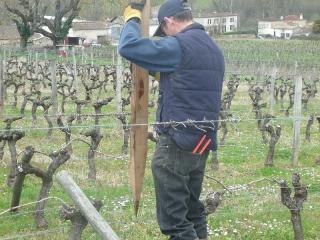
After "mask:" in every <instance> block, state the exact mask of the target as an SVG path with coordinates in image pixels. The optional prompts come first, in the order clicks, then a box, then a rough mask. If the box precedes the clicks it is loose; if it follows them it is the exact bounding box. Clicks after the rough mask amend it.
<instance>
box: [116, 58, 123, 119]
mask: <svg viewBox="0 0 320 240" xmlns="http://www.w3.org/2000/svg"><path fill="white" fill-rule="evenodd" d="M116 71H117V73H116V75H117V85H116V97H117V112H118V113H122V111H123V110H122V94H121V90H122V82H123V77H122V73H123V67H122V58H121V56H120V54H119V53H118V55H117V69H116Z"/></svg>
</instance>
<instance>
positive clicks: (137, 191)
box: [130, 0, 150, 215]
mask: <svg viewBox="0 0 320 240" xmlns="http://www.w3.org/2000/svg"><path fill="white" fill-rule="evenodd" d="M149 15H150V0H146V4H145V7H144V9H143V11H142V21H141V28H142V33H143V35H144V36H145V37H149ZM148 93H149V72H148V71H147V70H145V69H143V68H141V67H138V66H137V65H135V64H133V65H132V94H131V124H133V125H135V124H137V125H135V126H133V127H131V131H130V184H131V189H132V192H133V204H134V211H135V214H136V215H137V213H138V209H139V203H140V197H141V193H142V187H143V178H144V172H145V165H146V159H147V150H148V146H147V144H148V126H147V123H148ZM139 124H141V125H139ZM138 125H139V126H138Z"/></svg>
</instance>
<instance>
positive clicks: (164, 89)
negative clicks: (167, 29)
mask: <svg viewBox="0 0 320 240" xmlns="http://www.w3.org/2000/svg"><path fill="white" fill-rule="evenodd" d="M175 37H176V38H177V40H178V41H179V43H180V46H181V49H182V60H181V64H180V67H179V69H178V70H177V71H175V72H172V73H161V79H160V89H159V100H158V104H159V105H158V110H157V121H158V122H170V121H174V122H183V121H188V120H191V121H203V120H204V121H206V120H218V119H219V111H220V102H221V91H222V84H223V78H224V70H225V69H224V68H225V67H224V57H223V54H222V51H221V50H220V48H219V47H218V46H217V45H216V44H215V43H214V42H213V41H212V40H211V38H210V37H209V36H208V35H207V34H206V32H205V30H204V28H203V26H202V25H200V24H197V23H194V24H192V25H190V26H188V27H187V28H186V29H184V30H183V31H182V32H180V33H178V34H176V35H175ZM217 127H218V124H217V122H215V123H198V124H197V125H196V126H195V125H193V124H188V125H186V126H183V125H177V126H164V125H161V126H158V131H159V132H160V133H167V134H169V135H171V137H172V138H173V140H174V141H175V142H176V144H177V145H178V146H180V147H181V148H182V149H184V150H188V151H190V150H192V149H193V148H194V147H195V145H196V144H197V142H198V141H199V139H200V138H201V137H202V135H204V134H206V135H207V136H208V137H209V138H211V140H212V142H211V144H210V145H209V148H208V149H211V150H216V148H217V136H216V134H217ZM203 130H205V131H206V132H204V131H203Z"/></svg>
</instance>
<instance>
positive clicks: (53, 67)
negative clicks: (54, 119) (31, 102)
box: [50, 61, 58, 116]
mask: <svg viewBox="0 0 320 240" xmlns="http://www.w3.org/2000/svg"><path fill="white" fill-rule="evenodd" d="M50 72H51V91H52V94H51V101H52V115H53V116H56V114H57V112H58V97H57V96H58V92H57V91H58V90H57V76H56V62H55V61H51V62H50Z"/></svg>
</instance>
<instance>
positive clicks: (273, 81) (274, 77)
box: [269, 66, 278, 115]
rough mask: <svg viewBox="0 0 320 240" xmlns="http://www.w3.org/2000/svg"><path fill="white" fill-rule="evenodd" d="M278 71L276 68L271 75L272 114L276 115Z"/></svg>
mask: <svg viewBox="0 0 320 240" xmlns="http://www.w3.org/2000/svg"><path fill="white" fill-rule="evenodd" d="M277 72H278V69H277V67H276V66H274V67H273V69H272V73H271V86H270V99H269V101H270V114H271V115H273V114H274V105H275V98H274V93H275V84H276V75H277Z"/></svg>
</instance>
